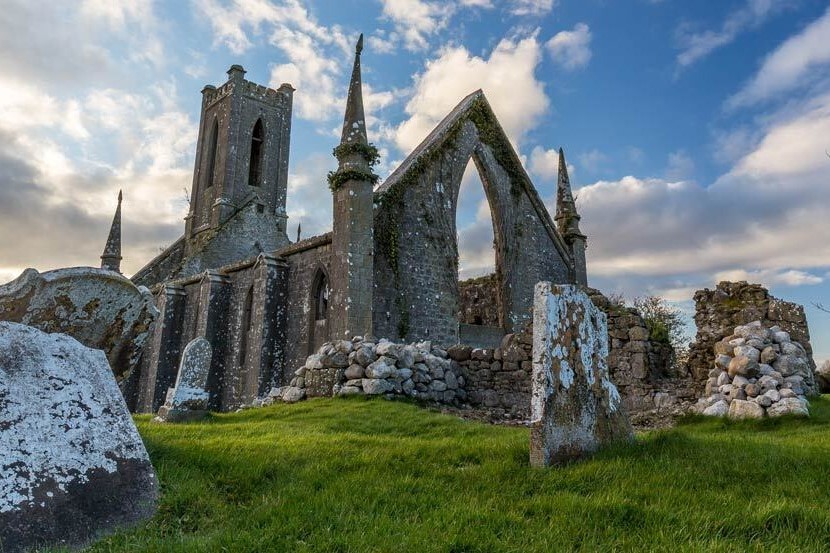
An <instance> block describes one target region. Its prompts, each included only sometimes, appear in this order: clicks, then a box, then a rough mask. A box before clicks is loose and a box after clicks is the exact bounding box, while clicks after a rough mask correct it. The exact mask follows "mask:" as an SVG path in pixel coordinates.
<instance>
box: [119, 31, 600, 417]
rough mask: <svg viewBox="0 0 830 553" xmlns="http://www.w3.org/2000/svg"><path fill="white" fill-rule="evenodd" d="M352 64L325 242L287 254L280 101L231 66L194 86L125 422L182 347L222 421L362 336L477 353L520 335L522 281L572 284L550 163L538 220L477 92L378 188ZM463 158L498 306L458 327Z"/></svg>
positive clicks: (578, 246) (563, 204)
mask: <svg viewBox="0 0 830 553" xmlns="http://www.w3.org/2000/svg"><path fill="white" fill-rule="evenodd" d="M361 52H362V38H361V40H359V41H358V44H357V48H356V52H355V58H354V66H353V69H352V78H351V81H350V85H349V93H348V100H347V104H346V110H345V116H344V122H343V130H342V135H341V140H340V144H339V145H338V146H337V147H336V148H335V150H334V153H335V156H336V158H337V160H338V168H337V170H336V171H334V172H332V173H331V174H330V175H329V182H328V183H323V182H321V183H319V184H318V185H319V186H328V187H329V188H330V189H331V191H332V200H333V205H334V212H333V213H334V216H333V225H332V231H331V232H329V233H326V234H323V235H320V236H314V237H310V238H306V239H304V240H299V236H298V237H297V238H298V240H297V241H296V242H291V240H290V239H289V238H288V236H287V232H286V228H287V216H286V212H285V202H286V194H287V175H288V152H289V144H290V131H291V109H292V97H293V93H294V89H293V88H292V87H291V85H289V84H283V85H282V86H280V87H279V88H278V89H277V90H273V89H270V88H266V87H263V86H261V85H258V84H256V83H253V82H250V81H248V80H246V79H245V78H244V75H245V71H244V69H242V67H240V66H237V65H234V66H232V67H231V68H230V70H229V71H228V75H229V79H228V81H227V82H226V83H224V84H222V85H221V86H219V87H218V88H216V87H213V86H206V87H205V88H204V90H203V91H202V113H201V121H200V126H199V139H198V145H197V154H196V163H195V168H194V174H193V185H192V190H191V196H190V197H191V199H192V200H191V206H190V212H189V214H188V216H187V218H186V224H185V229H184V234H183V235H182V237H181V238H180V239H179V240H177V241H176V242H175V243H174V244H173V245H171V246H170V247H169V248H167V249H166V250H165V251H164V252H162V253H161V254H160V255H159V256H158V257H156V258H155V259H153V260H152V261H150V262H149V263H148V264H147V265H146V266H145V267H144V268H142V269H141V270H140V271H138V272H137V273H136V274H135V275H134V276H133V277H132V279H133V281H134V282H135V283H136V284H141V285H145V286H147V287H149V288H150V289H151V290H152V291H153V294H154V296H155V298H156V305H157V306H158V309H159V311H160V315H159V320H158V322H157V323H156V324H155V325H154V327H153V330H152V334H151V337H150V339H149V340H148V342H147V346H146V348H145V349H144V353H143V356H142V363H141V370H140V376H139V378H138V379H137V380H136V386H135V387H134V389H132V390H131V391H130V393H129V394H127V401H128V403H129V404H130V405H131V407H132V408H133V409H134V410H136V411H141V412H154V411H156V410H157V409H158V408H159V406H160V405H161V404H162V402H163V401H164V399H165V394H166V392H167V390H168V388H170V387H171V386H173V384H174V383H175V381H176V376H177V374H176V373H177V370H178V366H179V361H180V358H181V355H182V350H183V348H184V346H185V344H187V343H188V342H190V341H191V340H193V339H194V338H196V337H200V336H201V337H204V338H206V339H207V340H208V341H209V342H210V344H211V346H212V350H213V356H212V360H211V367H210V373H209V375H208V382H207V389H208V392H209V394H210V400H209V406H210V408H211V409H214V410H227V409H231V408H236V407H238V406H239V405H242V404H246V403H250V402H252V401H254V400H255V399H256V398H258V397H264V396H266V395H267V394H269V392H270V391H271V390H272V389H273V388H277V387H281V386H288V384H289V382H290V380H291V379H292V377H293V376H294V372H295V371H297V370H298V369H299V368H300V367H303V366H304V365H305V363H306V358H307V357H308V356H309V355H310V354H312V353H314V352H316V351H317V350H318V349H319V348H320V347H321V346H322V345H323V344H325V343H327V342H331V341H337V340H351V339H352V338H353V337H355V336H363V337H366V338H370V337H371V338H372V339H376V340H377V339H380V338H388V339H389V340H393V341H405V342H416V341H419V340H428V341H431V342H433V343H434V344H440V345H443V346H445V347H447V346H452V345H454V344H458V343H464V344H468V345H471V346H484V345H488V344H489V345H491V346H492V345H493V344H498V343H500V341H501V338H502V337H503V336H505V335H509V334H512V333H514V332H519V331H520V330H521V329H522V328H523V327H524V326H525V325H526V323H528V322H529V320H530V317H531V309H532V301H533V300H532V298H533V286H534V284H535V283H536V282H538V281H541V280H545V281H550V282H554V283H561V284H582V285H585V284H586V283H587V273H586V268H585V240H586V238H585V236H584V235H583V234H582V233H581V232H580V230H579V224H578V223H579V215H578V213H577V212H576V206H575V204H574V201H573V196H572V194H571V189H570V183H569V179H568V175H567V169H566V164H565V161H564V154H563V153H562V152H561V151H560V179H559V186H558V193H557V198H558V200H557V201H558V204H557V210H556V214H555V217H551V215H550V214H549V213H548V211H547V209H546V208H545V206H544V204H543V202H542V199H541V197H540V195H539V192H538V191H537V190H536V188H535V187H534V185H533V183H532V182H531V180H530V178H529V176H528V174H527V172H526V171H525V170H524V168H523V167H522V164H521V161H520V159H519V156H518V155H517V153H516V151H515V150H514V149H513V147H512V145H511V144H510V141H509V140H508V138H507V136H506V134H505V133H504V130H503V129H502V127H501V125H500V124H499V121H498V119H497V117H496V115H495V114H494V112H493V110H492V109H491V107H490V105H489V103H488V102H487V98H486V97H485V95H484V93H483V92H482V91H481V90H478V91H475V92H473V93H471V94H470V95H469V96H467V97H466V98H464V99H462V100H461V102H460V103H459V104H458V105H457V106H456V107H455V108H454V109H453V110H452V111H451V112H450V113H449V114H448V115H447V116H446V117H445V118H444V120H443V121H442V122H441V123H439V125H438V126H437V127H436V128H435V129H434V130H433V131H432V132H431V133H430V134H429V135H428V136H427V137H426V138H425V139H424V141H423V142H422V143H421V144H420V145H419V146H418V147H417V148H415V150H414V151H413V152H412V153H411V154H410V155H409V156H408V157H407V158H406V159H405V160H404V161H403V162H402V163H401V164H400V166H399V167H398V168H397V169H395V170H394V171H393V172H392V174H391V175H390V176H389V177H388V178H387V179H386V180H385V181H384V182H383V184H381V185H379V186H377V182H378V180H379V179H378V176H377V175H375V174H374V172H373V166H374V165H375V164H376V162H377V159H378V154H377V150H376V149H375V148H374V146H372V145H371V143H370V142H369V140H368V136H367V132H366V121H365V115H364V110H363V99H362V81H361V65H360V64H361ZM471 159H472V160H473V162H474V163H475V166H476V168H477V170H478V173H479V175H480V177H481V181H482V183H483V185H484V189H485V193H486V197H487V200H488V202H489V204H490V209H491V212H492V221H493V229H494V235H495V236H494V237H495V243H494V248H495V260H496V270H495V275H494V276H493V277H492V278H493V290H494V297H493V298H492V300H491V301H492V302H493V303H495V305H496V306H497V307H496V311H495V316H494V317H493V318H492V319H490V320H487V321H473V322H472V324H471V323H470V322H468V321H466V320H465V319H464V318H463V316H459V314H460V313H463V312H465V306H464V305H463V302H462V296H461V294H460V287H459V281H458V243H457V233H456V210H457V208H458V196H459V189H460V186H461V178H462V175H463V173H464V170H465V168H466V167H467V165H468V162H469V161H470V160H471ZM108 249H109V248H108ZM116 254H117V255H116ZM116 256H117V257H120V252H110V253H109V254H107V260H110V259H114V258H115V257H116Z"/></svg>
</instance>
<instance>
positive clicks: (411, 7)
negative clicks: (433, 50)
mask: <svg viewBox="0 0 830 553" xmlns="http://www.w3.org/2000/svg"><path fill="white" fill-rule="evenodd" d="M381 2H382V3H383V16H384V17H385V18H386V19H389V20H390V21H392V22H393V23H394V25H395V31H396V33H397V34H398V35H400V36H401V37H403V41H404V45H405V47H406V49H407V50H410V51H413V52H417V51H419V50H424V49H425V48H426V47H427V45H428V44H429V42H428V40H427V39H428V37H429V36H430V35H432V34H435V33H436V32H438V31H439V30H441V29H443V28H444V27H446V25H447V23H448V22H449V18H450V16H451V15H452V12H453V6H452V4H448V3H443V2H427V1H425V0H381Z"/></svg>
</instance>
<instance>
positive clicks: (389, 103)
mask: <svg viewBox="0 0 830 553" xmlns="http://www.w3.org/2000/svg"><path fill="white" fill-rule="evenodd" d="M360 32H363V33H365V34H366V48H365V51H364V56H363V67H364V82H365V100H366V108H367V111H368V118H369V123H370V129H369V132H370V140H372V141H373V142H374V143H375V144H376V145H378V146H379V147H380V148H381V152H382V154H383V160H384V161H383V164H382V166H381V167H380V171H379V172H380V173H381V175H382V176H385V175H386V174H388V173H389V172H391V169H393V168H394V167H395V165H396V164H397V162H399V161H400V160H401V159H403V157H404V156H405V155H406V154H407V153H408V152H409V151H410V150H411V149H412V148H413V147H414V146H415V145H417V144H418V142H420V140H421V139H422V138H423V137H424V136H425V135H426V133H427V132H428V131H429V130H430V129H431V128H432V126H433V125H435V124H436V123H437V122H438V121H439V120H440V119H441V118H442V117H443V115H445V114H446V113H447V112H448V111H449V110H450V109H451V108H452V107H453V106H454V105H455V104H456V103H457V102H458V101H459V100H460V99H461V98H462V97H463V96H465V95H466V94H468V93H469V92H471V91H473V90H475V89H477V88H483V89H484V91H485V93H486V95H487V96H488V98H489V100H490V102H491V104H492V105H493V108H494V110H495V111H496V114H497V115H498V116H499V117H500V119H501V121H502V123H503V125H504V127H505V129H506V131H507V132H508V134H509V135H510V138H511V140H512V141H513V143H514V144H515V146H516V147H517V149H518V151H519V152H520V155H521V156H522V157H523V159H524V160H525V165H526V167H527V168H528V170H529V171H530V174H531V176H532V177H533V179H534V181H535V183H536V186H537V188H539V190H540V193H541V195H542V196H543V197H544V198H545V199H546V201H547V203H548V205H549V208H550V209H551V210H553V197H554V186H555V169H556V156H555V151H556V149H557V148H559V147H560V146H562V147H563V148H565V151H566V154H567V156H568V162H569V165H570V167H571V180H572V182H573V183H574V186H575V188H577V195H578V197H577V204H578V207H579V209H580V211H581V213H582V221H583V230H584V231H585V232H586V233H587V234H588V235H589V251H588V253H589V275H590V280H591V284H592V285H595V286H597V287H600V288H602V289H603V290H605V291H607V292H621V293H624V294H626V295H628V296H629V297H633V296H636V295H642V294H647V293H654V294H659V295H662V296H664V297H667V298H669V299H671V300H673V301H677V302H679V303H678V304H679V305H680V306H681V307H683V308H685V309H689V307H690V298H691V296H692V293H693V291H694V290H695V289H698V288H701V287H706V286H708V287H712V286H713V285H714V284H715V283H716V282H717V281H718V280H722V279H747V280H750V281H754V282H760V283H762V284H764V285H766V286H768V287H770V288H771V290H772V292H773V293H774V294H776V295H778V296H779V297H783V298H785V299H790V300H794V301H798V302H800V303H804V304H807V305H808V317H809V319H810V324H811V330H812V333H813V337H814V346H815V347H816V350H817V357H818V358H819V359H824V358H830V315H828V314H823V313H821V312H819V311H818V310H816V309H814V308H812V307H811V306H810V303H811V302H813V301H819V302H824V303H826V304H830V190H828V187H830V157H828V154H827V153H826V152H827V151H830V7H828V4H827V2H826V0H825V1H819V0H719V1H714V0H711V1H706V2H702V1H697V2H687V1H681V0H443V1H439V0H343V1H340V0H338V1H335V0H305V1H301V0H199V1H193V2H188V1H185V0H181V1H175V2H161V1H155V2H154V1H153V0H129V1H127V0H124V1H119V0H84V1H80V0H78V1H71V0H65V1H60V2H55V1H53V0H4V2H3V6H2V9H0V282H5V281H8V280H10V279H12V278H14V277H15V276H16V275H17V274H19V273H20V272H21V271H22V270H23V269H24V268H25V267H35V268H37V269H40V270H46V269H50V268H56V267H61V266H70V265H90V264H93V265H94V264H97V263H98V256H99V255H100V253H101V250H102V249H103V246H104V242H105V239H106V234H107V230H108V227H109V222H110V219H111V217H112V212H113V210H114V207H115V201H116V195H117V191H118V190H119V189H120V188H123V189H124V195H125V203H124V236H123V238H124V256H125V259H124V264H123V267H124V269H125V271H126V272H127V273H128V274H129V273H132V272H134V271H135V270H137V269H138V268H140V267H141V266H142V265H144V264H145V263H146V262H147V261H148V260H149V259H150V258H151V257H152V256H154V255H155V254H156V253H158V251H159V248H162V247H164V246H165V245H168V244H170V243H171V242H173V241H174V240H175V239H176V238H177V237H178V236H179V235H180V234H181V232H182V230H183V220H182V218H183V216H184V215H185V213H186V211H187V203H186V199H185V196H186V193H185V190H186V189H189V187H190V179H191V174H192V167H193V158H194V149H195V142H196V129H197V125H198V117H199V105H200V94H199V91H200V90H201V88H202V86H203V85H205V84H207V83H211V84H214V85H218V84H220V83H222V82H223V81H224V80H225V78H226V76H225V71H226V70H227V68H228V67H229V66H230V65H231V64H233V63H240V64H242V65H244V66H245V68H246V69H247V70H248V74H247V78H248V79H250V80H253V81H256V82H259V83H262V84H268V85H270V86H273V87H276V86H279V84H280V83H282V82H289V83H291V84H293V85H294V87H295V88H296V89H297V91H296V93H295V110H294V122H293V125H294V126H293V139H292V145H291V148H292V151H291V174H290V177H289V206H288V207H289V215H290V217H291V220H290V221H289V225H290V227H291V228H292V229H293V228H295V227H296V224H297V223H298V222H300V221H301V222H302V226H303V234H304V236H308V235H310V234H316V233H319V232H323V231H325V230H328V228H330V224H331V205H330V204H331V199H330V194H329V191H328V188H327V185H326V181H325V174H326V172H327V171H328V170H330V169H332V168H333V167H334V166H335V161H334V159H333V158H332V157H331V149H332V147H333V146H335V145H336V142H337V136H338V127H339V125H340V122H341V121H342V111H343V104H344V98H345V94H346V85H347V82H348V75H349V71H350V67H351V56H352V52H353V47H354V41H355V39H356V38H357V35H358V33H360ZM461 201H462V206H461V209H460V211H459V214H458V224H459V239H460V243H461V248H462V259H461V270H462V274H463V276H472V275H476V274H481V273H484V272H487V271H488V270H489V269H490V268H491V266H492V263H493V253H492V229H491V227H490V222H489V210H488V208H487V204H486V202H485V201H484V195H483V192H482V189H481V186H480V184H479V182H478V180H477V176H476V175H475V171H474V170H472V169H471V170H470V171H468V175H467V177H466V178H465V182H464V186H463V189H462V199H461Z"/></svg>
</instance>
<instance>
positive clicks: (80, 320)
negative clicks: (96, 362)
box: [0, 267, 158, 382]
mask: <svg viewBox="0 0 830 553" xmlns="http://www.w3.org/2000/svg"><path fill="white" fill-rule="evenodd" d="M157 317H158V310H157V309H156V306H155V303H154V301H153V296H152V295H151V294H150V292H149V290H147V288H144V287H143V286H142V287H136V286H135V285H134V284H133V283H132V282H130V280H129V279H127V278H125V277H123V276H121V275H119V274H118V273H115V272H113V271H107V270H104V269H95V268H93V267H72V268H67V269H58V270H56V271H47V272H45V273H38V272H37V271H36V270H34V269H26V270H25V271H23V273H22V274H21V275H20V276H19V277H18V278H17V279H16V280H14V281H12V282H10V283H8V284H4V285H2V286H0V319H2V320H4V321H12V322H17V323H21V324H24V325H28V326H32V327H35V328H38V329H40V330H42V331H43V332H49V333H61V334H66V335H68V336H71V337H73V338H75V339H76V340H78V341H79V342H81V343H82V344H83V345H85V346H87V347H90V348H94V349H100V350H103V351H104V353H105V354H106V356H107V361H108V362H109V365H110V367H111V368H112V371H113V373H114V374H115V378H116V380H118V381H119V382H121V381H122V380H124V379H126V378H127V377H128V376H129V375H130V374H131V373H132V371H133V370H134V369H135V368H136V367H137V366H138V363H139V360H140V357H141V352H142V348H143V347H144V344H145V342H146V340H147V338H148V336H149V330H150V327H151V325H152V323H153V321H155V319H156V318H157Z"/></svg>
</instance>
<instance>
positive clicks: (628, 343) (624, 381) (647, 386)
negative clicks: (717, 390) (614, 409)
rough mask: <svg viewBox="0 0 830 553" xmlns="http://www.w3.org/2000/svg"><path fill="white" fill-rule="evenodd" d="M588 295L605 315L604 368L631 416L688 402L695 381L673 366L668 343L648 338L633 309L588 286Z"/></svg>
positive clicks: (669, 408)
mask: <svg viewBox="0 0 830 553" xmlns="http://www.w3.org/2000/svg"><path fill="white" fill-rule="evenodd" d="M589 296H590V298H591V301H593V302H594V305H596V306H597V307H598V308H599V309H601V310H602V311H603V312H604V313H605V314H606V316H607V318H608V342H609V343H608V345H609V354H608V368H609V371H610V373H611V380H612V381H613V382H614V384H615V385H616V386H617V388H618V389H619V392H620V395H621V396H622V398H623V405H624V407H625V408H626V410H627V411H628V412H629V413H630V414H631V416H632V419H633V420H634V421H635V422H639V421H638V417H640V416H642V415H645V414H646V413H648V412H650V411H655V410H656V411H665V410H676V409H681V408H683V407H684V406H686V405H690V404H691V403H692V402H693V401H694V400H695V398H696V394H695V392H696V387H695V386H696V385H695V382H694V380H693V379H692V378H691V376H690V375H689V374H688V372H684V371H683V368H677V369H675V368H673V361H674V350H673V348H672V346H671V344H667V343H663V342H659V341H655V340H652V339H651V338H650V336H649V330H648V328H647V327H646V323H645V321H644V320H643V317H642V316H641V315H640V313H639V312H638V311H637V310H636V309H634V308H631V307H624V306H620V305H618V304H616V303H613V302H611V301H609V300H608V298H606V297H605V296H604V295H603V294H602V293H601V292H599V291H598V290H593V289H590V290H589Z"/></svg>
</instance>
